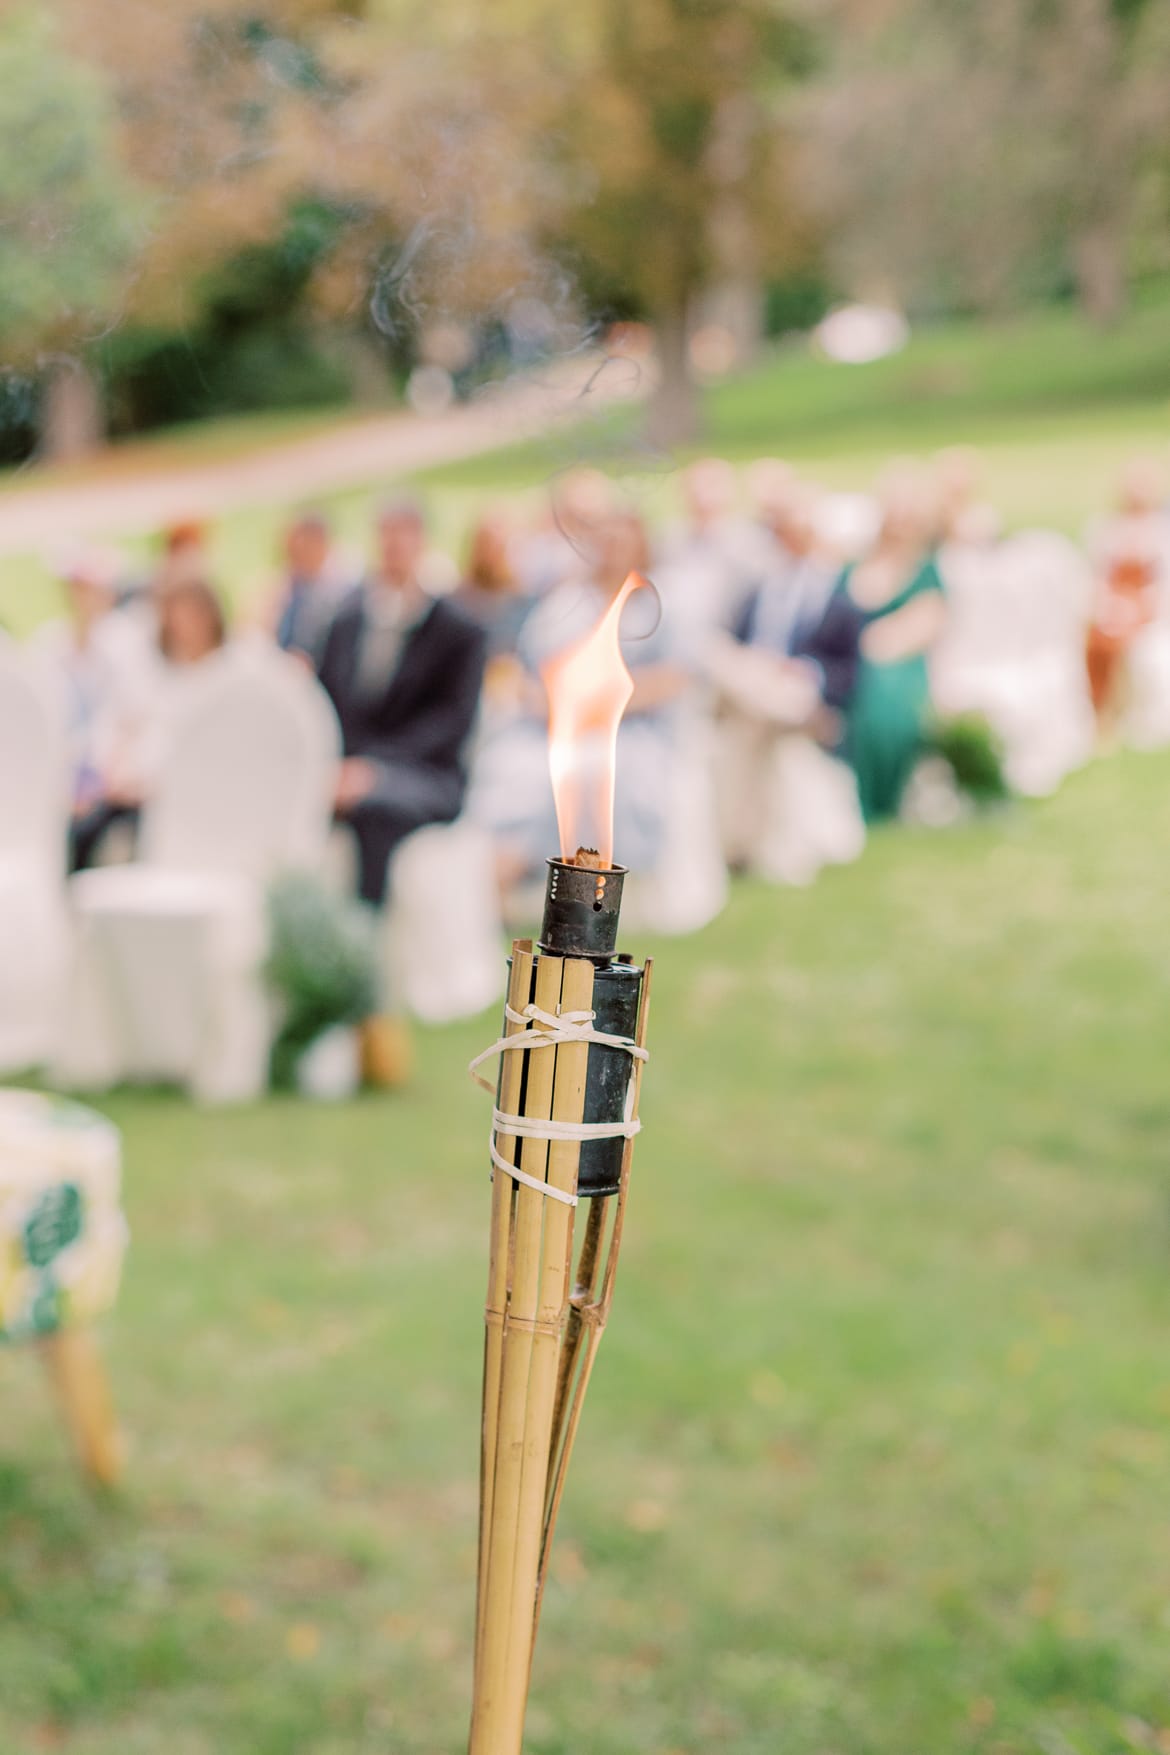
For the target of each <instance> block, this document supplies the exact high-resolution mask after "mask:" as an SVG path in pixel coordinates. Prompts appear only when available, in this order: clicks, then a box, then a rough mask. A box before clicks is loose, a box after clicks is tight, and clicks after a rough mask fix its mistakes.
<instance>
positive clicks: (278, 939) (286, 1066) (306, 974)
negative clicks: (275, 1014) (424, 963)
mask: <svg viewBox="0 0 1170 1755" xmlns="http://www.w3.org/2000/svg"><path fill="white" fill-rule="evenodd" d="M268 933H269V941H268V942H269V949H268V961H267V963H266V964H265V970H264V973H265V976H266V978H267V981H268V984H269V986H270V988H271V989H272V992H273V995H274V996H275V998H276V1000H277V1002H278V1005H279V1007H280V1013H281V1024H280V1029H279V1031H278V1034H277V1037H276V1041H275V1042H274V1044H273V1048H272V1068H271V1077H272V1083H273V1085H274V1086H276V1087H277V1088H278V1089H288V1088H289V1087H290V1086H291V1085H292V1084H293V1083H294V1082H295V1079H296V1070H297V1062H298V1061H299V1060H300V1057H301V1055H302V1054H303V1053H304V1052H305V1050H306V1049H307V1048H308V1047H310V1045H311V1044H312V1043H313V1042H315V1041H316V1040H317V1038H318V1037H319V1036H320V1035H322V1034H323V1033H324V1032H325V1031H326V1030H329V1029H332V1028H333V1027H334V1025H337V1024H356V1023H359V1022H360V1021H361V1019H362V1018H366V1017H369V1016H370V1014H371V1013H372V1012H373V1011H374V1010H375V1004H376V999H377V986H376V980H375V975H374V964H375V948H376V947H375V942H374V923H373V919H372V917H371V915H370V914H369V913H368V912H367V911H366V910H365V909H363V908H362V907H361V905H360V904H359V903H357V902H354V901H352V900H350V899H348V898H346V897H340V896H336V895H334V894H333V892H332V891H330V890H328V889H326V888H325V886H324V885H323V884H322V883H321V882H320V881H319V880H318V879H316V878H313V877H309V876H307V875H306V874H304V873H301V872H296V873H290V874H288V875H287V876H284V877H280V878H278V879H276V881H275V882H274V883H273V884H272V885H271V887H270V888H269V891H268Z"/></svg>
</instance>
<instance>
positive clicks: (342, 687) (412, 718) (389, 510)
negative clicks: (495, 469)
mask: <svg viewBox="0 0 1170 1755" xmlns="http://www.w3.org/2000/svg"><path fill="white" fill-rule="evenodd" d="M425 543H426V528H425V525H424V521H423V516H422V512H421V510H420V509H419V507H418V506H417V505H415V504H414V503H413V502H411V501H399V502H396V503H394V504H392V505H389V506H387V507H386V508H385V510H384V511H383V512H382V514H381V516H380V518H379V520H378V560H377V565H376V566H375V568H374V570H373V571H372V572H371V573H370V575H369V577H368V578H367V579H366V581H365V582H364V584H362V585H360V586H359V587H358V588H357V589H356V590H355V591H354V592H352V593H351V595H350V596H349V597H347V598H346V599H345V601H344V602H343V604H342V605H341V607H340V609H339V610H338V612H337V615H336V617H335V618H334V621H333V625H332V627H331V628H330V629H329V633H328V635H327V637H326V640H325V644H324V647H323V650H322V653H321V658H320V663H319V666H318V675H319V677H320V679H321V682H322V684H323V685H324V687H325V689H326V690H327V692H328V694H329V696H330V698H331V700H332V702H333V705H334V707H335V708H336V710H337V716H338V718H339V720H340V721H341V732H342V740H343V746H344V759H343V761H342V764H341V771H340V776H339V780H338V791H337V801H336V808H337V815H338V817H339V818H340V820H341V821H342V822H344V823H347V824H348V825H349V827H350V829H351V830H352V832H353V835H354V838H355V840H356V843H357V851H358V865H359V886H358V887H359V892H360V894H361V896H362V898H363V900H365V901H367V902H370V903H374V904H379V903H381V902H382V900H383V899H384V897H385V894H386V874H387V869H388V866H389V863H390V858H391V856H392V854H393V853H394V850H395V848H396V847H397V846H398V844H399V843H400V842H401V841H403V840H405V838H406V837H407V835H409V834H411V833H412V832H413V831H414V830H415V829H421V828H423V827H424V826H425V825H426V824H427V823H449V822H453V821H454V819H455V818H456V817H457V816H458V815H459V811H460V809H461V808H462V804H463V793H464V787H465V784H466V770H465V760H466V751H467V745H468V742H469V740H470V737H471V732H472V728H473V726H474V724H475V717H476V710H477V707H478V704H479V692H480V684H481V682H482V680H483V669H484V654H485V648H486V641H485V638H484V634H483V631H482V629H481V628H479V627H477V626H476V624H475V623H474V622H473V621H472V619H471V617H470V616H468V615H467V613H466V611H465V610H463V609H460V608H459V607H458V606H457V605H456V604H454V603H452V602H451V601H450V600H449V599H444V598H433V597H430V596H428V595H427V593H426V592H425V591H424V590H423V588H422V586H421V585H420V584H419V577H418V572H419V566H420V563H421V562H422V559H423V556H424V554H425Z"/></svg>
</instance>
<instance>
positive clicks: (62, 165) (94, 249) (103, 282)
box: [0, 7, 144, 364]
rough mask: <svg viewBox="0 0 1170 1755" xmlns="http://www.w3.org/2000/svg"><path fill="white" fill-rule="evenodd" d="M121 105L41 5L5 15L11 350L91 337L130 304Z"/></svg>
mask: <svg viewBox="0 0 1170 1755" xmlns="http://www.w3.org/2000/svg"><path fill="white" fill-rule="evenodd" d="M143 218H144V208H143V203H142V200H141V196H140V192H139V190H138V189H137V187H136V186H135V184H134V183H133V181H132V180H131V178H130V177H129V175H128V174H127V172H126V170H125V168H124V166H123V164H122V162H121V161H120V158H119V155H118V152H117V146H116V120H115V116H114V111H113V106H112V104H111V102H110V99H109V96H108V94H107V92H106V89H105V87H104V86H103V83H102V81H101V80H100V78H99V77H98V76H97V74H96V73H95V72H94V70H93V69H92V68H91V67H89V66H87V65H85V64H84V63H83V62H81V61H79V60H78V59H76V58H75V57H73V56H71V55H70V54H68V53H67V52H66V50H65V49H64V47H63V45H62V42H61V40H60V37H59V34H58V32H57V31H56V30H55V29H54V27H53V24H52V22H51V20H49V19H47V18H46V17H45V16H44V14H43V13H41V12H39V11H36V10H34V9H33V8H32V7H28V8H21V9H19V10H13V11H8V12H6V13H4V14H3V15H2V16H0V234H2V236H3V248H2V249H0V359H3V360H4V361H5V362H6V363H8V364H13V363H16V364H21V363H27V362H29V361H31V360H35V358H36V356H37V354H38V353H39V352H40V351H41V350H42V349H44V348H46V347H52V346H54V345H58V344H60V343H62V342H72V341H75V340H77V339H79V338H84V337H86V336H92V335H93V334H95V333H96V332H97V331H99V330H100V329H101V328H102V327H103V326H104V325H105V324H106V323H108V322H109V321H110V320H111V319H112V318H113V317H114V316H115V315H116V314H117V313H118V311H119V310H120V308H121V305H122V301H123V299H124V296H125V293H126V288H127V282H128V275H129V270H130V267H131V265H132V263H133V261H134V257H135V253H136V250H137V247H138V245H139V243H140V241H141V237H142V235H143V225H142V222H143Z"/></svg>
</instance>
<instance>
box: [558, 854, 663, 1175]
mask: <svg viewBox="0 0 1170 1755" xmlns="http://www.w3.org/2000/svg"><path fill="white" fill-rule="evenodd" d="M548 866H549V874H548V885H547V888H546V890H545V896H544V920H543V923H542V925H541V929H540V938H539V939H538V940H537V945H538V948H539V949H540V950H542V951H544V952H546V953H547V955H549V956H555V957H584V958H587V959H588V961H589V962H591V963H592V964H593V966H594V975H593V1011H594V1028H595V1029H597V1030H600V1031H602V1032H603V1033H604V1034H605V1035H607V1036H626V1037H629V1038H632V1037H633V1036H634V1034H635V1032H636V1030H637V1027H638V1001H639V999H640V997H641V992H642V970H641V968H640V967H639V966H638V964H636V963H633V962H631V961H630V959H629V958H627V957H615V952H616V947H617V931H618V916H619V914H620V912H621V905H622V886H623V884H624V883H625V879H626V868H625V866H624V865H613V866H610V868H609V869H608V871H595V870H593V869H591V868H590V867H589V866H584V865H569V864H567V863H566V862H565V861H564V860H563V859H550V860H549V862H548ZM633 1070H634V1061H633V1057H632V1055H630V1054H627V1053H626V1051H625V1049H624V1048H607V1047H606V1046H605V1045H604V1044H603V1043H600V1042H591V1043H590V1044H589V1065H588V1070H587V1072H586V1075H585V1120H586V1121H621V1120H623V1119H624V1117H625V1113H626V1097H627V1094H628V1092H629V1088H630V1078H631V1076H632V1074H633ZM625 1149H626V1142H625V1140H624V1139H622V1138H621V1136H620V1135H619V1136H617V1137H616V1138H614V1139H604V1140H584V1141H582V1144H581V1157H580V1164H579V1168H578V1172H577V1192H578V1194H579V1195H581V1196H582V1197H583V1198H585V1199H587V1200H588V1199H590V1198H592V1197H594V1196H596V1195H608V1194H616V1193H617V1191H618V1189H619V1188H620V1186H621V1174H622V1158H623V1156H624V1154H625Z"/></svg>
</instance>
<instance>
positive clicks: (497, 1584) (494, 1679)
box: [470, 956, 564, 1755]
mask: <svg viewBox="0 0 1170 1755" xmlns="http://www.w3.org/2000/svg"><path fill="white" fill-rule="evenodd" d="M563 971H564V962H563V959H561V958H560V957H550V956H542V957H540V958H539V959H538V960H537V963H536V994H535V1002H536V1004H537V1005H538V1006H539V1007H540V1009H541V1010H542V1011H547V1012H555V1011H556V1009H557V1006H558V1004H559V1002H560V997H561V981H562V975H563ZM556 1052H557V1051H556V1050H555V1049H541V1050H537V1051H535V1052H533V1051H529V1053H528V1054H527V1056H526V1058H527V1060H528V1063H529V1064H528V1084H527V1091H526V1095H525V1103H524V1112H525V1114H526V1115H527V1116H529V1117H531V1118H532V1119H534V1120H535V1119H540V1120H548V1119H549V1118H550V1116H551V1115H552V1098H553V1078H554V1072H555V1063H556ZM520 1147H521V1151H520V1168H521V1169H523V1170H524V1171H525V1173H526V1174H527V1175H529V1176H534V1177H536V1178H538V1179H539V1180H541V1181H543V1180H544V1178H545V1175H546V1173H547V1167H548V1142H547V1141H544V1140H538V1139H523V1140H521V1142H520ZM546 1201H547V1197H546V1196H544V1195H542V1194H540V1193H538V1192H537V1191H536V1190H535V1189H532V1188H528V1187H526V1186H525V1184H524V1183H519V1184H518V1185H517V1187H516V1194H515V1201H514V1222H513V1226H512V1273H511V1289H510V1296H509V1300H508V1307H507V1310H506V1312H505V1315H504V1323H503V1334H502V1350H501V1371H500V1395H499V1413H498V1419H497V1428H496V1466H495V1473H494V1486H493V1492H492V1513H491V1519H490V1523H489V1527H488V1533H487V1542H486V1567H485V1574H484V1589H483V1598H482V1603H481V1609H482V1629H481V1634H480V1638H479V1640H478V1642H477V1643H478V1653H479V1666H478V1673H477V1676H476V1687H475V1699H474V1703H473V1708H472V1722H471V1743H470V1755H518V1751H519V1743H518V1742H516V1743H514V1744H509V1743H508V1742H507V1741H506V1740H505V1738H506V1736H507V1728H506V1727H507V1721H506V1718H505V1712H506V1709H507V1703H508V1702H509V1700H511V1699H512V1698H514V1693H515V1689H514V1686H511V1685H510V1680H509V1678H510V1673H511V1671H512V1670H513V1669H514V1667H515V1664H516V1659H515V1657H514V1656H513V1655H512V1654H511V1652H510V1650H509V1643H510V1638H511V1607H512V1580H513V1572H514V1560H515V1554H516V1542H517V1527H518V1522H519V1515H520V1486H521V1477H522V1474H523V1465H524V1445H525V1431H526V1425H527V1414H528V1377H529V1370H530V1366H531V1362H532V1343H533V1336H534V1332H535V1331H534V1324H535V1321H536V1316H537V1310H538V1306H539V1299H540V1287H541V1269H542V1261H541V1242H542V1238H543V1231H544V1208H545V1205H546Z"/></svg>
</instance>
